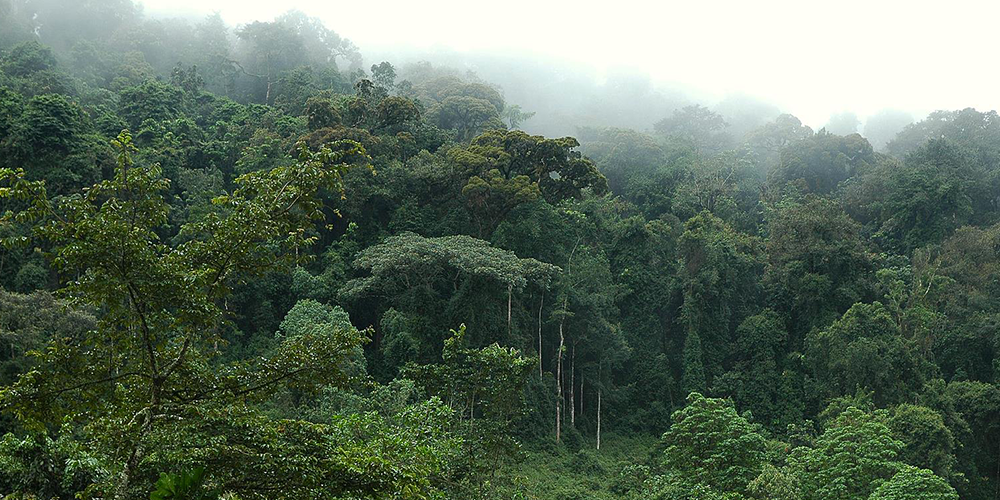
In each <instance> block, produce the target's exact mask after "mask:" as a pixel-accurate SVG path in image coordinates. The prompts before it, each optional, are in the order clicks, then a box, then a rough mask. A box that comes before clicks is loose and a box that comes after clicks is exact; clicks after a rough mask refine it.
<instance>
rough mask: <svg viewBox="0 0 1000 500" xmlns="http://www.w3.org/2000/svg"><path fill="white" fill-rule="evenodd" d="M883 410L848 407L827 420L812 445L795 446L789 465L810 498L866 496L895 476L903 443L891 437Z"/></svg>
mask: <svg viewBox="0 0 1000 500" xmlns="http://www.w3.org/2000/svg"><path fill="white" fill-rule="evenodd" d="M887 417H888V416H887V415H886V413H885V412H884V411H878V412H874V413H866V412H863V411H861V410H859V409H857V408H854V407H850V408H847V409H846V410H844V411H843V412H842V413H841V414H840V415H838V416H837V417H836V419H834V420H833V421H832V422H830V424H829V425H828V426H827V428H826V430H824V431H823V434H821V435H820V436H819V437H818V438H817V439H816V443H815V445H814V446H813V447H811V448H806V447H800V448H796V449H794V450H792V452H791V453H790V455H789V457H788V462H789V467H790V469H791V470H792V471H793V473H794V474H795V475H796V476H797V477H798V478H799V480H800V481H801V485H802V493H803V498H804V499H806V500H851V499H857V498H867V497H868V495H870V494H871V493H872V492H873V491H875V490H876V489H877V488H878V487H879V486H880V485H882V483H884V482H885V481H887V480H889V479H890V478H892V476H893V474H895V473H896V470H897V469H898V467H899V465H900V463H899V462H898V461H897V460H898V454H899V452H900V451H901V450H902V448H903V443H901V442H899V441H898V440H896V439H894V438H893V437H892V432H891V431H890V430H889V427H888V426H887V425H886V423H885V422H886V420H887Z"/></svg>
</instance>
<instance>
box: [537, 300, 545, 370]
mask: <svg viewBox="0 0 1000 500" xmlns="http://www.w3.org/2000/svg"><path fill="white" fill-rule="evenodd" d="M544 304H545V293H544V292H543V293H542V298H541V299H540V300H539V301H538V378H542V306H543V305H544Z"/></svg>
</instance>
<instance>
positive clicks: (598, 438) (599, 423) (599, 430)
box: [597, 388, 601, 450]
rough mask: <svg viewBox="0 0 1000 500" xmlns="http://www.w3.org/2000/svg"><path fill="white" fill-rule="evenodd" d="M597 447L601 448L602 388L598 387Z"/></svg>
mask: <svg viewBox="0 0 1000 500" xmlns="http://www.w3.org/2000/svg"><path fill="white" fill-rule="evenodd" d="M597 449H598V450H600V449H601V389H600V388H598V389H597Z"/></svg>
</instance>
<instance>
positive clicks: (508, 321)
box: [507, 285, 514, 338]
mask: <svg viewBox="0 0 1000 500" xmlns="http://www.w3.org/2000/svg"><path fill="white" fill-rule="evenodd" d="M513 291H514V285H507V337H508V338H510V301H511V295H512V293H513Z"/></svg>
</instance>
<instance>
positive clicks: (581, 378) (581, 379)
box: [580, 374, 587, 417]
mask: <svg viewBox="0 0 1000 500" xmlns="http://www.w3.org/2000/svg"><path fill="white" fill-rule="evenodd" d="M581 375H583V374H581ZM586 382H587V377H583V376H581V377H580V416H581V417H582V416H583V402H584V401H586V400H587V395H586V393H584V392H583V385H584V384H585V383H586Z"/></svg>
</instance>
